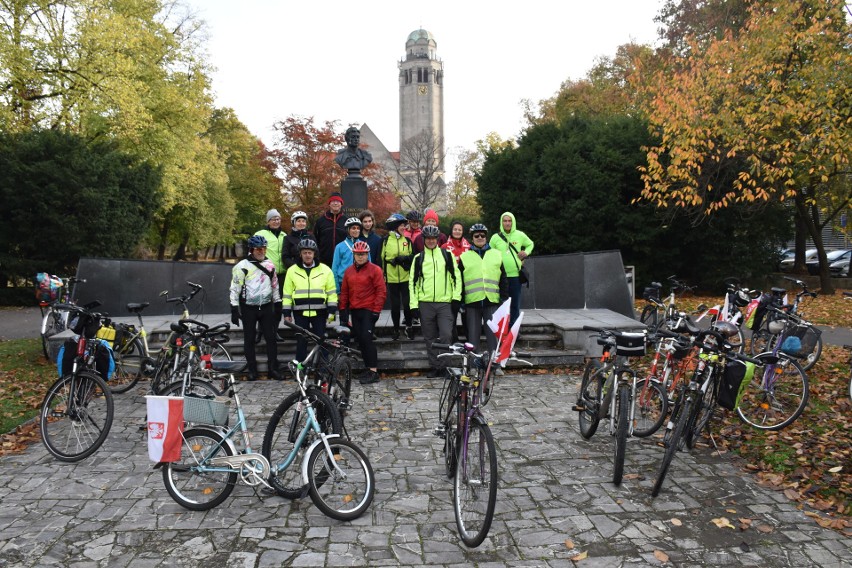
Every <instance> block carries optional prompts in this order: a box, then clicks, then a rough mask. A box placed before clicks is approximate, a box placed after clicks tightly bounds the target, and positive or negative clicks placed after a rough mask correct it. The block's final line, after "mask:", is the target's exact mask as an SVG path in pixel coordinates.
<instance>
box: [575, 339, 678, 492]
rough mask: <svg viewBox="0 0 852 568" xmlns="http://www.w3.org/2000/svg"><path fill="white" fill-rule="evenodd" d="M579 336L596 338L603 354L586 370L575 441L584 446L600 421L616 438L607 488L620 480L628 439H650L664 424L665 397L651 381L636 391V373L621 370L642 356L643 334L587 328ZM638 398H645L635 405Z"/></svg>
mask: <svg viewBox="0 0 852 568" xmlns="http://www.w3.org/2000/svg"><path fill="white" fill-rule="evenodd" d="M583 330H584V331H593V332H595V333H597V334H598V339H597V343H598V345H600V346H601V347H602V348H603V352H602V354H601V358H600V359H599V360H598V359H592V360H591V361H589V362H588V363H587V364H586V368H585V370H584V371H583V380H582V382H581V383H580V395H579V397H578V399H577V404H575V405H574V407H573V410H575V411H577V412H579V422H580V435H581V436H583V438H586V439H587V440H588V439H589V438H591V437H592V436H593V435H594V434H595V432H596V431H597V429H598V424H599V423H600V421H601V420H603V419H605V418H609V434H610V436H613V437H614V438H615V456H614V462H615V463H614V468H613V474H612V482H613V483H614V484H615V485H619V484H620V483H621V480H622V477H623V475H624V460H625V456H626V453H627V438H628V437H630V436H637V437H645V436H649V435H651V434H652V433H653V432H654V431H656V430H657V429H658V428H659V427H660V424H661V423H662V421H663V420H664V419H665V414H663V413H662V410H663V409H664V406H663V405H664V404H665V403H664V399H665V394H664V393H663V390H662V388H661V387H660V385H659V383H656V382H654V381H647V380H646V381H645V382H644V383H643V384H642V386H641V388H640V387H639V386H638V381H637V376H636V372H635V371H633V369H631V368H629V367H628V366H626V365H625V364H624V363H626V361H627V358H628V357H641V356H642V355H644V354H645V342H646V334H645V332H638V333H636V332H625V331H618V330H615V329H602V328H598V327H592V326H586V325H584V326H583ZM637 392H638V393H640V394H643V393H644V395H645V396H646V398H644V399H643V400H642V402H641V403H640V404H638V405H637V404H636V402H637V401H638V400H639V397H637ZM637 407H638V409H639V412H638V413H637V412H636V411H637Z"/></svg>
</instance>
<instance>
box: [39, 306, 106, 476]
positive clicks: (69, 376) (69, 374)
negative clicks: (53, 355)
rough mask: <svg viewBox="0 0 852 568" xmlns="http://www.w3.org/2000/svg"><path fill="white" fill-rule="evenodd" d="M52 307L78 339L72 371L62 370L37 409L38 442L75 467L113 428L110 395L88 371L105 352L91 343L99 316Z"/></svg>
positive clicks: (77, 309) (101, 381)
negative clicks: (64, 315) (66, 314)
mask: <svg viewBox="0 0 852 568" xmlns="http://www.w3.org/2000/svg"><path fill="white" fill-rule="evenodd" d="M53 307H54V308H56V309H57V310H58V311H67V312H69V313H71V314H72V316H73V317H72V319H71V329H72V331H73V332H74V333H76V334H78V335H79V339H78V340H77V344H76V352H75V354H74V358H73V362H72V363H71V368H70V369H67V368H66V369H63V374H62V376H61V377H60V378H59V379H58V380H57V381H56V382H55V383H53V384H52V385H51V386H50V388H49V389H48V390H47V394H46V395H45V397H44V400H43V401H42V403H41V410H40V412H39V426H40V431H41V440H42V442H43V443H44V446H45V448H47V451H49V452H50V453H51V454H52V455H53V456H54V457H56V458H57V459H59V460H62V461H66V462H77V461H80V460H82V459H85V458H87V457H88V456H90V455H92V454H93V453H94V452H95V451H96V450H97V449H98V448H99V447H100V446H101V445H102V444H103V443H104V440H106V437H107V435H108V434H109V430H110V427H111V426H112V420H113V400H112V393H111V392H110V390H109V388H108V387H107V385H106V382H105V381H104V379H103V378H101V376H100V374H99V373H98V372H97V371H96V370H95V369H94V368H93V367H92V366H91V365H92V361H93V360H94V359H96V358H97V353H98V351H99V350H101V349H106V347H104V346H103V344H102V343H101V341H100V340H99V339H95V334H96V333H97V330H98V328H99V327H100V324H101V319H102V317H103V316H102V314H100V313H96V312H92V311H90V310H87V309H85V308H81V307H78V306H74V305H72V304H56V305H55V306H53Z"/></svg>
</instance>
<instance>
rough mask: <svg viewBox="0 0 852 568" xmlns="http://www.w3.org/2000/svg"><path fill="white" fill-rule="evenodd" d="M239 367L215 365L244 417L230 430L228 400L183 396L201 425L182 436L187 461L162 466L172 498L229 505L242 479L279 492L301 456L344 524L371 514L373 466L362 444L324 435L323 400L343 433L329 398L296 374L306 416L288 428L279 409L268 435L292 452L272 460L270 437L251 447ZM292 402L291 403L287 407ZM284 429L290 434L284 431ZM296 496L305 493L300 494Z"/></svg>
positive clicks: (320, 496) (323, 499)
mask: <svg viewBox="0 0 852 568" xmlns="http://www.w3.org/2000/svg"><path fill="white" fill-rule="evenodd" d="M240 363H242V362H238V363H234V362H231V363H228V362H215V361H213V362H211V363H210V365H211V367H212V369H213V370H214V371H216V372H223V374H224V376H225V380H226V381H227V386H228V398H229V399H230V400H233V403H234V406H235V409H236V416H237V420H236V423H235V424H234V426H233V427H231V428H230V429H228V428H226V427H225V426H224V425H225V424H226V423H227V418H228V415H229V411H228V404H227V403H226V402H223V401H221V400H210V399H205V398H195V397H185V398H184V420H185V421H186V422H191V423H194V424H195V426H193V427H192V428H190V429H189V430H187V431H186V432H183V434H182V437H183V443H182V447H181V457H180V460H179V461H177V462H170V463H166V464H158V466H159V465H163V466H164V467H163V482H164V483H165V486H166V490H167V491H168V492H169V495H171V497H172V498H173V499H174V500H175V501H176V502H177V503H178V504H180V505H181V506H182V507H185V508H187V509H190V510H193V511H206V510H209V509H212V508H214V507H216V506H217V505H219V504H221V503H222V502H224V501H225V499H227V498H228V497H229V496H230V494H231V492H232V491H233V490H234V487H235V486H236V483H237V481H238V480H239V481H242V482H243V483H245V484H246V485H249V486H251V487H255V488H260V487H264V488H268V489H270V490H275V491H278V489H279V486H280V485H281V483H280V481H279V477H280V476H281V475H282V474H283V472H285V471H288V470H289V469H290V468H291V466H293V467H294V468H295V467H298V466H294V464H295V462H296V460H297V458H299V457H303V463H302V464H301V472H302V479H303V481H304V484H306V485H307V488H308V494H309V495H310V496H311V500H312V501H313V502H314V504H315V505H316V506H317V508H319V510H320V511H322V512H323V513H324V514H325V515H327V516H329V517H331V518H333V519H337V520H341V521H349V520H352V519H356V518H358V517H360V516H361V515H362V514H364V512H365V511H366V510H367V508H368V507H369V506H370V503H372V501H373V497H374V495H375V490H376V486H375V476H374V474H373V469H372V466H371V465H370V461H369V459H368V458H367V455H366V454H365V453H364V452H363V451H362V450H361V449H360V448H359V447H358V446H357V445H355V444H354V443H353V442H351V441H349V440H345V439H343V438H341V437H340V436H339V435H336V434H328V433H326V431H324V426H323V425H322V424H321V422H320V418H319V417H318V413H317V410H316V409H315V408H314V405H315V401H316V400H319V401H321V405H322V406H323V408H324V412H325V413H326V415H327V416H329V417H330V419H331V420H332V421H337V423H338V429H339V421H340V417H339V415H337V412H336V410H335V409H334V406H333V404H332V403H331V401H330V400H329V399H328V397H327V396H326V395H324V394H323V393H322V392H317V391H316V390H315V389H311V388H306V386H305V382H304V378H303V377H301V374H300V373H299V374H297V383H298V386H299V392H298V397H299V398H298V403H297V404H296V408H297V409H298V413H299V417H296V416H293V417H292V420H291V421H288V422H284V423H281V422H280V417H281V416H282V415H283V414H284V413H283V411H282V412H279V410H280V409H281V406H279V410H276V413H275V414H273V418H272V420H270V423H269V425H268V426H267V437H268V438H270V439H271V438H272V437H273V436H274V435H275V434H276V433H281V434H283V435H284V436H285V437H286V439H287V440H288V443H289V445H290V446H291V449H290V451H289V452H288V453H287V454H286V456H285V457H284V458H283V459H280V460H279V459H277V458H272V457H271V454H272V452H271V451H270V448H269V446H270V444H269V443H268V442H267V439H264V444H263V446H264V451H263V453H257V452H255V451H254V450H253V449H252V445H251V436H250V434H249V431H248V427H247V422H246V416H245V412H244V411H243V408H242V405H241V404H240V398H239V396H238V394H237V392H236V381H235V380H234V376H233V373H234V372H236V369H235V365H239V364H240ZM311 391H312V392H311ZM309 393H311V394H312V395H313V396H310V395H309ZM288 401H289V398H288V399H285V401H284V402H288ZM283 404H284V403H282V405H283ZM302 417H304V419H302ZM279 426H280V427H281V429H282V430H283V432H278V430H279ZM311 435H312V436H313V437H311ZM237 441H238V442H239V443H240V450H239V451H238V449H237V443H235V442H237ZM270 441H271V440H270ZM308 442H310V444H309V445H307V446H306V444H307V443H308ZM297 496H301V490H300V494H299V495H297Z"/></svg>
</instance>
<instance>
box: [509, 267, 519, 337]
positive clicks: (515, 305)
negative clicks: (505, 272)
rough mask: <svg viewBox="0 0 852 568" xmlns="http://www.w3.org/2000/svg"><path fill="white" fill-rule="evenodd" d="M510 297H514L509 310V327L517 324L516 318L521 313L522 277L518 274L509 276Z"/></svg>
mask: <svg viewBox="0 0 852 568" xmlns="http://www.w3.org/2000/svg"><path fill="white" fill-rule="evenodd" d="M508 280H509V297H510V298H512V309H511V310H510V311H509V317H510V319H511V321H510V322H509V327H512V326H513V325H515V320H517V319H518V316H519V315H521V279H520V278H519V277H517V276H509V278H508Z"/></svg>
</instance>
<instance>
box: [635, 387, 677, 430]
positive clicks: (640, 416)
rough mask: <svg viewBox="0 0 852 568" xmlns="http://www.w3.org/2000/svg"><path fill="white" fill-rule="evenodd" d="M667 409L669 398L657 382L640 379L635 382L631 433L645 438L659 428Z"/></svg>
mask: <svg viewBox="0 0 852 568" xmlns="http://www.w3.org/2000/svg"><path fill="white" fill-rule="evenodd" d="M668 410H669V400H668V397H667V396H666V392H665V391H664V390H663V387H662V386H661V385H660V383H659V382H657V381H655V380H653V379H642V380H640V381H637V382H636V399H635V400H634V401H633V435H634V436H636V437H637V438H647V437H648V436H650V435H651V434H653V433H654V432H656V431H657V430H659V429H660V426H662V425H663V422H664V421H665V419H666V413H667V412H668Z"/></svg>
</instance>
